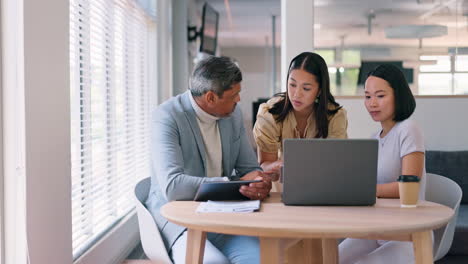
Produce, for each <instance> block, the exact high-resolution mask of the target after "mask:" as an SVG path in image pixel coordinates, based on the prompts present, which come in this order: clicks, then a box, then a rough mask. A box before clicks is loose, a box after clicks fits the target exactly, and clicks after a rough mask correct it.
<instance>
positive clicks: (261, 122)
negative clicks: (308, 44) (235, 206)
mask: <svg viewBox="0 0 468 264" xmlns="http://www.w3.org/2000/svg"><path fill="white" fill-rule="evenodd" d="M347 127H348V120H347V117H346V110H345V109H344V108H343V107H342V106H340V105H339V104H338V103H337V102H335V98H334V97H333V95H331V93H330V78H329V76H328V67H327V64H326V63H325V60H324V59H323V58H322V57H321V56H320V55H318V54H316V53H312V52H303V53H301V54H299V55H297V56H296V57H295V58H293V59H292V61H291V63H290V65H289V71H288V76H287V86H286V92H283V93H279V94H276V95H275V96H274V97H273V98H272V99H270V100H269V101H268V102H266V103H264V104H261V105H260V107H259V110H258V113H257V121H256V123H255V126H254V129H253V134H254V138H255V141H256V144H257V153H258V160H259V162H260V165H261V166H262V168H263V170H264V171H269V172H273V173H277V174H279V173H280V168H281V166H282V165H283V156H282V153H283V151H282V150H283V146H282V142H283V139H286V138H347V132H346V129H347ZM274 188H275V189H276V191H282V188H281V185H280V184H278V183H275V186H274Z"/></svg>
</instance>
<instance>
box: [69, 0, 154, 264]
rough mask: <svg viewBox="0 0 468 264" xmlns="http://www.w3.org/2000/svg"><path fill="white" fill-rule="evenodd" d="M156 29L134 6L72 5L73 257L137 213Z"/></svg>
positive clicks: (93, 1)
mask: <svg viewBox="0 0 468 264" xmlns="http://www.w3.org/2000/svg"><path fill="white" fill-rule="evenodd" d="M151 27H154V22H153V20H151V19H150V18H149V17H148V16H147V15H146V14H145V12H144V11H143V10H142V9H141V8H139V6H138V5H137V4H136V3H135V1H134V0H71V1H70V70H71V75H70V76H71V77H70V79H71V94H70V97H71V98H70V99H71V114H72V121H71V138H72V143H71V144H72V146H71V151H72V153H71V157H72V160H71V162H72V221H73V223H72V231H73V255H74V259H76V258H77V257H78V256H80V255H81V254H82V253H83V252H84V251H85V250H87V249H88V248H89V247H90V246H92V245H93V243H94V242H95V241H97V240H98V239H99V238H100V237H102V236H103V235H104V234H105V233H106V232H107V231H108V230H109V229H110V228H112V227H113V226H115V224H116V223H118V221H119V220H120V219H122V218H123V217H124V216H125V215H126V214H128V213H129V212H130V211H131V210H132V209H133V206H134V203H133V199H132V192H133V186H134V185H135V183H136V182H137V181H138V180H139V179H141V178H145V177H148V176H149V145H150V144H149V122H150V116H149V106H150V94H149V86H150V85H149V80H150V78H149V76H148V75H149V70H148V68H149V63H150V62H149V56H148V50H149V49H148V48H149V47H148V42H149V38H150V28H151Z"/></svg>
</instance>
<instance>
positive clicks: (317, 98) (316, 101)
mask: <svg viewBox="0 0 468 264" xmlns="http://www.w3.org/2000/svg"><path fill="white" fill-rule="evenodd" d="M314 102H315V103H316V104H318V103H319V97H318V96H317V97H316V98H315V101H314Z"/></svg>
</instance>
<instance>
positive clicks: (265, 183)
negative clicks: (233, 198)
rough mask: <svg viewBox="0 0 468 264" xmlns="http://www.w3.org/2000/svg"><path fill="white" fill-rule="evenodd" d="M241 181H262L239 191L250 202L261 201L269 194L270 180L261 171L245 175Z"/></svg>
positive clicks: (243, 187)
mask: <svg viewBox="0 0 468 264" xmlns="http://www.w3.org/2000/svg"><path fill="white" fill-rule="evenodd" d="M241 180H262V182H255V183H251V184H249V186H245V185H244V186H242V187H241V188H240V189H239V191H240V193H242V194H243V195H244V196H246V197H249V198H250V199H251V200H263V199H265V198H266V197H267V196H268V194H269V193H270V190H271V178H270V177H269V176H267V175H265V174H264V173H263V172H261V171H252V172H250V173H247V174H246V175H244V177H242V178H241Z"/></svg>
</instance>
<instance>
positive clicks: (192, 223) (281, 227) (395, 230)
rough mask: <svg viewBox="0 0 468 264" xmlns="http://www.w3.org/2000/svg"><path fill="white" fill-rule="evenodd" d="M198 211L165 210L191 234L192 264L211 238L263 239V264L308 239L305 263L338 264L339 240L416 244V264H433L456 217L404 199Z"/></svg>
mask: <svg viewBox="0 0 468 264" xmlns="http://www.w3.org/2000/svg"><path fill="white" fill-rule="evenodd" d="M198 205H199V202H192V201H177V202H170V203H168V204H166V205H164V206H163V207H162V208H161V213H162V215H163V216H164V217H166V218H167V219H168V220H169V221H171V222H173V223H175V224H178V225H181V226H185V227H187V228H188V238H187V255H186V263H203V250H204V246H205V240H206V232H215V233H223V234H233V235H248V236H258V237H259V238H260V250H261V262H262V263H282V262H283V254H282V249H284V241H285V240H284V239H302V243H303V246H302V249H303V250H302V252H299V255H301V256H299V257H300V259H301V260H300V262H301V263H337V262H338V247H337V245H338V243H337V238H347V237H351V238H366V239H384V240H398V241H412V242H413V245H414V252H415V260H416V261H415V263H417V264H422V263H424V264H425V263H433V253H432V238H431V237H432V234H431V231H432V230H433V229H437V228H439V227H441V226H443V225H444V224H446V223H447V222H448V221H449V220H450V219H451V217H452V216H453V214H454V212H453V210H452V209H450V208H448V207H446V206H443V205H440V204H436V203H432V202H427V201H420V202H419V204H418V207H417V208H400V202H399V200H398V199H377V203H376V204H375V206H285V205H284V204H283V203H281V197H280V194H279V193H272V194H271V197H269V198H268V199H266V200H265V201H263V202H262V205H261V208H260V211H259V212H255V213H197V212H196V209H197V207H198ZM296 254H298V253H297V252H296ZM288 260H289V259H288Z"/></svg>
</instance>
